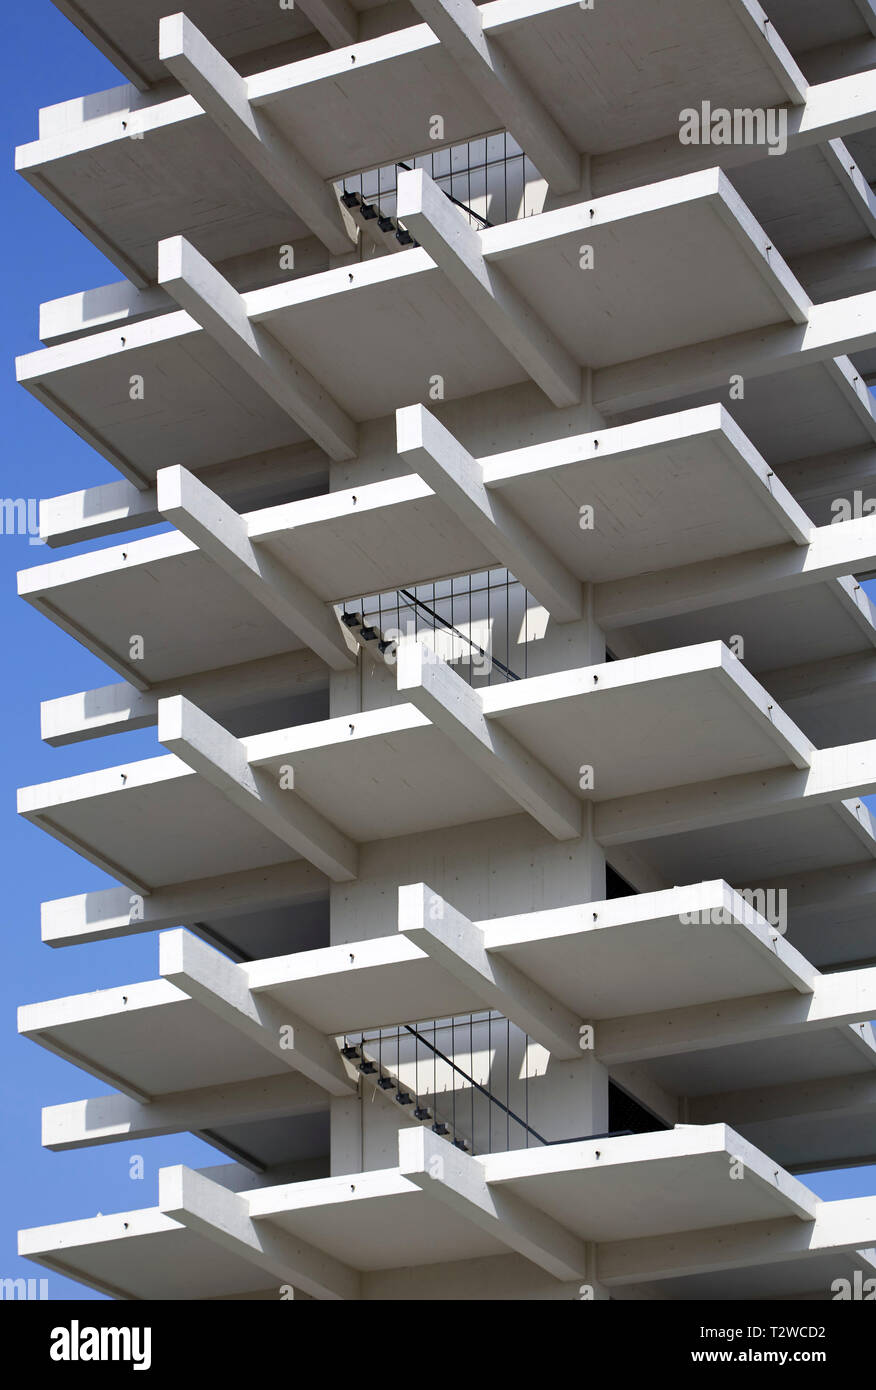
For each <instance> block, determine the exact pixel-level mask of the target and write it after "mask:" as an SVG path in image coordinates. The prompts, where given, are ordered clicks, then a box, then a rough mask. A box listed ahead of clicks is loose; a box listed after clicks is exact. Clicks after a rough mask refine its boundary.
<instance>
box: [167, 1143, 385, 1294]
mask: <svg viewBox="0 0 876 1390" xmlns="http://www.w3.org/2000/svg"><path fill="white" fill-rule="evenodd" d="M158 1206H159V1210H160V1211H161V1212H163V1214H164V1215H165V1216H169V1217H172V1219H173V1220H174V1221H179V1222H180V1224H181V1225H183V1226H186V1227H187V1228H188V1229H189V1230H191V1231H197V1232H198V1233H199V1234H201V1235H204V1236H206V1237H207V1238H208V1239H209V1240H211V1241H215V1243H216V1244H217V1245H219V1246H221V1247H222V1248H223V1249H224V1250H230V1251H231V1252H232V1253H233V1254H235V1255H240V1256H241V1257H242V1258H243V1259H245V1260H249V1261H250V1263H251V1264H254V1265H258V1266H259V1268H261V1269H264V1270H266V1271H267V1272H268V1273H270V1274H272V1275H274V1276H275V1277H276V1278H277V1279H279V1280H280V1281H281V1282H282V1283H286V1284H292V1285H293V1287H295V1288H298V1289H302V1290H303V1291H304V1293H307V1294H310V1296H311V1297H312V1298H323V1299H348V1298H359V1297H360V1293H361V1287H360V1276H359V1274H358V1273H357V1272H356V1270H354V1269H351V1268H350V1267H349V1266H348V1265H345V1264H342V1263H341V1261H340V1260H336V1259H334V1257H333V1256H331V1255H327V1254H326V1253H325V1251H324V1250H317V1249H316V1247H315V1246H312V1245H309V1244H308V1243H307V1241H304V1240H301V1239H299V1238H298V1237H296V1236H291V1235H289V1234H288V1233H287V1232H286V1231H283V1230H280V1229H279V1228H278V1227H277V1226H274V1225H271V1224H270V1223H268V1222H266V1221H253V1220H252V1219H251V1218H250V1215H249V1204H248V1202H247V1200H246V1198H245V1197H242V1196H239V1195H238V1193H236V1192H230V1191H229V1190H228V1188H227V1187H222V1186H221V1184H220V1183H217V1182H214V1181H213V1180H212V1179H211V1178H207V1177H205V1176H204V1174H203V1173H197V1172H195V1171H194V1170H193V1169H192V1168H186V1167H184V1166H183V1165H180V1166H179V1167H176V1168H161V1169H160V1170H159V1173H158Z"/></svg>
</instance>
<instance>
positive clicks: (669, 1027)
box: [596, 967, 876, 1066]
mask: <svg viewBox="0 0 876 1390" xmlns="http://www.w3.org/2000/svg"><path fill="white" fill-rule="evenodd" d="M874 1015H876V968H873V967H870V968H868V969H864V970H844V971H838V972H836V973H835V974H830V975H818V976H816V978H815V981H814V985H813V989H812V993H811V994H800V993H798V992H797V991H795V990H783V991H781V992H780V993H777V994H760V995H755V996H753V997H752V998H747V999H722V1000H719V1001H718V1002H717V1003H714V1004H694V1005H691V1006H689V1007H688V1008H682V1009H673V1010H672V1011H671V1012H670V1013H655V1014H638V1015H636V1016H635V1017H632V1016H631V1017H629V1018H613V1019H603V1020H601V1022H600V1023H599V1025H598V1028H597V1043H596V1050H597V1053H598V1056H599V1058H600V1061H602V1062H604V1063H605V1064H606V1065H607V1066H610V1065H612V1064H613V1063H621V1062H641V1061H645V1060H647V1059H648V1058H650V1057H668V1056H675V1055H677V1054H680V1053H684V1052H696V1051H698V1050H699V1049H701V1048H710V1047H733V1046H735V1045H736V1044H740V1043H749V1042H761V1041H767V1040H768V1039H771V1038H784V1037H792V1036H794V1035H795V1034H797V1033H803V1032H807V1033H808V1032H809V1031H810V1030H812V1029H825V1028H838V1027H842V1026H843V1025H845V1024H854V1025H855V1028H854V1029H853V1031H856V1032H858V1034H859V1036H860V1037H861V1038H863V1040H864V1043H865V1046H867V1045H870V1043H871V1041H872V1031H871V1029H870V1025H869V1023H861V1024H860V1025H859V1020H861V1019H867V1018H872V1017H873V1016H874ZM874 1059H876V1054H874Z"/></svg>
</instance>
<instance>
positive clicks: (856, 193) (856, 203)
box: [821, 140, 876, 237]
mask: <svg viewBox="0 0 876 1390" xmlns="http://www.w3.org/2000/svg"><path fill="white" fill-rule="evenodd" d="M821 152H822V154H823V155H824V158H825V160H826V161H827V164H828V165H829V167H830V168H831V169H832V170H833V172H834V173H835V174H836V176H837V179H838V180H839V185H840V187H841V188H842V189H843V191H844V192H845V193H846V195H847V196H848V199H849V202H850V203H851V205H852V207H853V208H854V209H855V211H856V213H857V214H858V216H859V217H860V219H861V221H862V222H863V224H864V226H865V227H866V229H867V231H868V232H869V233H870V235H871V236H873V237H876V196H874V194H873V190H872V188H871V187H870V185H869V183H868V182H867V180H866V179H865V178H864V175H863V174H862V173H861V170H860V169H859V168H858V164H857V161H856V160H855V159H853V158H852V156H851V154H850V153H849V150H848V149H847V147H846V145H845V144H844V143H843V141H842V140H828V141H827V142H826V143H825V144H824V145H823V146H822V151H821Z"/></svg>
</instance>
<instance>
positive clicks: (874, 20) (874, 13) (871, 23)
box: [855, 0, 876, 34]
mask: <svg viewBox="0 0 876 1390" xmlns="http://www.w3.org/2000/svg"><path fill="white" fill-rule="evenodd" d="M855 4H856V5H857V7H858V9H859V10H860V11H861V18H862V19H863V21H864V23H865V24H866V26H867V28H868V29H869V30H870V33H871V34H876V3H874V0H855Z"/></svg>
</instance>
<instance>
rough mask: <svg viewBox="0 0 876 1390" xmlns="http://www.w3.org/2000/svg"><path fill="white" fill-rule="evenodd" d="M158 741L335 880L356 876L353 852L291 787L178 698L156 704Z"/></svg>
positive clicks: (213, 721)
mask: <svg viewBox="0 0 876 1390" xmlns="http://www.w3.org/2000/svg"><path fill="white" fill-rule="evenodd" d="M158 741H159V743H161V744H163V746H164V747H165V748H166V749H168V751H169V752H171V753H175V754H176V755H177V757H178V758H180V759H181V760H182V761H183V762H184V763H185V764H186V765H187V766H188V767H190V768H192V770H193V771H194V772H197V773H198V774H199V776H201V777H203V778H204V779H205V781H207V782H209V783H210V785H211V786H213V787H215V788H216V789H217V791H220V792H221V793H222V794H223V795H224V796H226V797H227V798H228V800H229V801H230V802H232V804H233V805H235V806H237V807H238V808H239V809H240V810H241V811H244V812H245V813H246V814H247V815H248V816H252V818H253V820H255V821H257V822H258V823H259V825H263V826H264V827H265V829H266V830H269V831H270V832H271V834H272V835H276V837H277V839H278V840H280V841H282V843H283V844H285V845H288V846H289V848H290V849H292V850H295V852H296V853H298V854H300V855H301V856H302V858H304V859H307V860H308V861H309V862H310V863H311V864H313V865H314V866H315V867H316V868H317V869H319V870H320V871H321V872H322V873H324V874H327V875H328V877H329V878H331V879H334V880H336V881H338V882H346V881H348V880H350V879H353V878H355V877H356V874H357V861H358V850H357V848H356V846H355V845H354V844H353V842H352V841H351V840H349V839H347V837H346V835H342V834H341V832H340V831H339V830H338V829H337V828H336V827H335V826H334V825H331V824H330V823H329V822H328V821H327V820H326V819H325V817H324V816H322V815H320V813H319V812H318V811H316V810H314V808H313V807H312V806H308V805H307V803H306V802H304V801H302V800H301V798H300V797H299V796H298V793H297V792H296V791H295V790H294V788H291V787H290V788H286V789H282V788H281V787H280V786H279V785H278V784H277V783H276V782H275V781H274V779H273V778H272V777H271V776H270V775H269V774H268V773H266V772H265V771H264V770H263V769H262V768H258V767H250V764H249V762H248V761H247V756H246V749H245V746H244V744H243V743H241V741H240V740H239V739H236V738H235V737H234V735H233V734H230V733H229V732H228V730H227V729H223V727H222V725H221V724H217V723H216V721H215V720H214V719H211V718H210V716H209V715H207V714H204V712H203V710H200V709H198V707H197V705H193V704H192V703H191V701H190V700H186V699H185V697H184V696H182V695H174V696H170V697H169V698H168V699H166V700H161V701H160V702H159V705H158Z"/></svg>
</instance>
